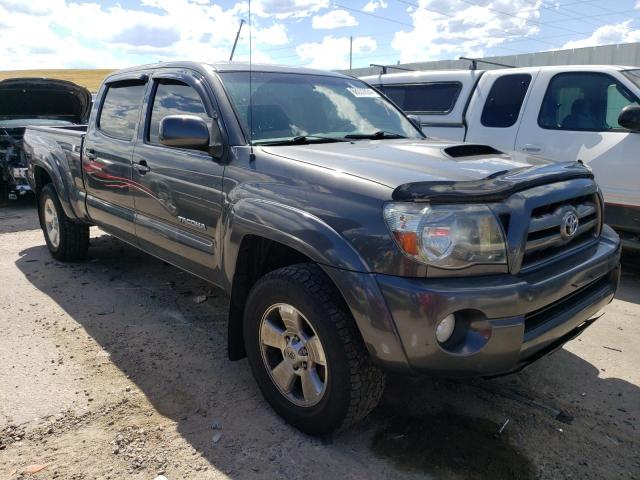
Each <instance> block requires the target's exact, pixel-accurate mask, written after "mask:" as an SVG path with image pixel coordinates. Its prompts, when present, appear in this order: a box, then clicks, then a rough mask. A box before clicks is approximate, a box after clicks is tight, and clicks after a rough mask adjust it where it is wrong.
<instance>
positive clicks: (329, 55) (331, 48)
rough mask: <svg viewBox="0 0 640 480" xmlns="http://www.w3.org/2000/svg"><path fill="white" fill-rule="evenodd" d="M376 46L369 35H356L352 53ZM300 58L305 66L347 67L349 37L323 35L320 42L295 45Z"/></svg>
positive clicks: (374, 48)
mask: <svg viewBox="0 0 640 480" xmlns="http://www.w3.org/2000/svg"><path fill="white" fill-rule="evenodd" d="M377 47H378V45H377V43H376V41H375V40H374V39H373V38H371V37H356V38H354V39H353V53H354V59H355V54H363V53H364V54H367V53H371V52H374V51H375V50H376V48H377ZM296 53H297V54H298V56H299V57H300V59H301V60H302V61H304V62H306V65H305V66H307V67H311V68H320V69H325V70H326V69H339V68H342V69H344V68H349V37H332V36H328V37H324V38H323V39H322V42H315V43H303V44H302V45H298V47H296Z"/></svg>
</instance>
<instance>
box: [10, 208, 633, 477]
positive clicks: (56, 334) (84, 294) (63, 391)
mask: <svg viewBox="0 0 640 480" xmlns="http://www.w3.org/2000/svg"><path fill="white" fill-rule="evenodd" d="M227 308H228V299H227V298H226V297H225V295H224V294H223V293H221V292H220V291H218V290H216V289H215V288H213V287H212V286H210V285H209V284H207V283H205V282H203V281H201V280H199V279H196V278H194V277H192V276H190V275H188V274H186V273H183V272H181V271H179V270H177V269H175V268H173V267H171V266H168V265H167V264H165V263H163V262H161V261H158V260H156V259H154V258H153V257H150V256H148V255H146V254H143V253H140V252H138V251H136V250H135V249H133V248H131V247H129V246H127V245H125V244H123V243H121V242H119V241H117V240H115V239H114V238H112V237H110V236H107V235H105V234H103V233H102V232H100V231H99V230H97V229H95V230H94V231H93V232H92V248H91V249H90V256H89V258H88V260H86V261H84V262H81V263H72V264H62V263H59V262H57V261H54V260H53V259H52V258H51V257H50V256H49V254H48V252H47V250H46V247H45V245H44V240H43V237H42V233H41V232H40V230H39V229H38V225H37V218H36V214H35V212H34V210H33V205H32V204H30V203H29V202H24V201H21V202H19V203H17V204H16V203H14V204H11V205H10V206H7V207H4V208H1V207H0V333H1V335H0V480H4V479H13V478H41V479H50V478H51V479H53V478H58V479H72V480H74V479H77V480H80V479H123V478H127V479H129V478H131V479H151V480H153V479H155V478H156V476H158V475H164V476H166V477H167V478H168V479H169V480H175V479H226V478H230V479H257V478H265V479H266V478H269V479H271V478H288V479H305V480H309V479H316V478H319V479H320V478H321V479H325V478H334V477H339V478H343V479H363V478H366V479H378V478H394V479H400V478H425V477H426V478H447V479H449V478H452V479H453V478H455V479H457V478H472V479H480V478H491V479H493V480H500V479H514V478H517V479H525V480H526V479H533V478H543V479H551V478H563V479H564V478H566V479H570V478H575V479H601V478H615V479H630V478H640V430H639V427H640V425H639V423H638V420H639V418H640V390H639V388H638V387H639V386H640V368H638V365H640V349H639V348H638V340H639V339H640V322H639V321H638V318H639V316H640V276H639V275H638V273H637V271H634V270H631V271H629V272H625V274H624V275H623V280H622V285H621V288H620V291H619V294H618V296H617V298H616V299H615V300H614V301H613V303H612V304H611V305H610V306H609V307H608V308H607V314H606V315H605V316H604V317H602V318H601V319H600V320H599V321H598V322H596V323H595V324H594V326H592V327H591V328H590V329H588V330H587V331H586V332H585V333H584V334H583V335H582V336H581V337H580V338H578V339H576V340H575V341H573V342H571V343H570V344H568V345H566V346H565V347H564V348H563V349H561V350H559V351H558V352H556V353H555V354H553V355H551V356H549V357H547V358H545V359H543V360H541V361H539V362H538V363H536V364H535V365H533V366H531V367H530V368H529V369H527V370H525V371H524V372H522V373H519V374H517V375H512V376H509V377H503V378H500V379H494V380H474V381H450V380H449V381H446V380H433V379H429V378H413V377H412V378H408V377H400V376H392V377H391V378H390V380H389V385H388V387H387V390H386V392H385V395H384V398H383V401H382V403H381V405H380V407H379V408H378V409H376V410H375V411H374V412H373V414H372V415H371V416H370V417H368V418H367V419H366V420H365V421H363V422H362V423H361V424H359V425H357V426H356V427H355V428H353V429H352V430H350V431H348V432H346V433H343V434H341V435H338V436H335V437H333V438H326V439H317V438H310V437H308V436H305V435H303V434H301V433H299V432H298V431H296V430H294V429H292V428H290V427H289V426H287V425H286V424H285V423H284V422H283V421H282V420H280V418H279V417H277V416H276V415H275V414H274V413H273V412H272V411H271V410H270V408H269V407H268V405H267V404H266V403H265V402H264V400H263V399H262V397H261V395H260V392H259V391H258V389H257V387H256V386H255V384H254V382H253V379H252V377H251V374H250V372H249V368H248V365H247V363H246V361H240V362H230V361H228V360H227V358H226V350H225V345H226V338H225V336H226V330H225V319H226V315H227ZM30 472H31V473H30Z"/></svg>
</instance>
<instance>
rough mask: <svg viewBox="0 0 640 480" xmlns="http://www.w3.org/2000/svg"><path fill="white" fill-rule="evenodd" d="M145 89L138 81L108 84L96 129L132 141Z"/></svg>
mask: <svg viewBox="0 0 640 480" xmlns="http://www.w3.org/2000/svg"><path fill="white" fill-rule="evenodd" d="M145 87H146V84H145V83H144V82H140V81H125V82H117V83H112V84H110V85H109V86H108V87H107V92H106V94H105V97H104V100H103V102H102V108H101V110H100V118H99V119H98V128H99V129H100V130H101V131H102V132H104V133H106V134H107V135H110V136H112V137H116V138H120V139H122V140H131V139H133V134H134V132H135V130H136V126H137V124H138V118H139V115H140V105H142V98H143V97H144V90H145Z"/></svg>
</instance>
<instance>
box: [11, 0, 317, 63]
mask: <svg viewBox="0 0 640 480" xmlns="http://www.w3.org/2000/svg"><path fill="white" fill-rule="evenodd" d="M297 1H306V2H310V0H297ZM141 4H142V7H130V8H125V7H123V6H121V5H120V4H116V5H115V6H111V7H106V6H104V5H102V4H99V3H74V1H73V0H31V1H30V2H29V3H27V2H19V1H17V0H0V24H1V25H0V44H2V45H3V55H2V67H1V68H3V69H7V70H9V69H29V68H69V67H77V68H92V67H103V68H107V67H112V68H119V67H125V66H129V65H137V64H141V63H145V62H149V61H170V60H178V59H185V60H202V61H217V60H227V59H228V57H229V53H230V51H231V46H232V44H233V40H234V39H235V35H236V32H237V29H238V25H239V23H240V19H242V18H244V19H247V13H248V11H247V3H246V2H245V1H241V2H239V3H236V4H235V5H234V6H232V7H230V8H226V9H225V8H223V7H222V6H220V5H218V4H212V3H210V2H209V1H208V0H141ZM246 33H247V31H246V30H245V31H244V33H243V37H242V41H241V42H240V44H239V46H238V52H237V54H238V55H240V54H242V53H243V52H244V51H246V50H247V43H248V35H246ZM253 37H254V39H255V40H256V42H254V54H255V56H256V58H261V59H262V60H264V61H267V60H268V55H266V54H264V53H263V52H261V49H262V48H263V46H269V45H283V44H286V43H287V42H288V41H289V39H288V37H287V31H286V28H285V26H284V25H282V24H281V23H279V22H277V21H275V22H274V19H269V18H259V19H256V18H254V26H253Z"/></svg>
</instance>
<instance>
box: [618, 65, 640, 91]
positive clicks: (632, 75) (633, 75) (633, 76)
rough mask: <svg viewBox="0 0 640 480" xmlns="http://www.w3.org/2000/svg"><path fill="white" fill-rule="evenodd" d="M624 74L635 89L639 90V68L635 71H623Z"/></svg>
mask: <svg viewBox="0 0 640 480" xmlns="http://www.w3.org/2000/svg"><path fill="white" fill-rule="evenodd" d="M622 73H624V74H625V75H626V76H627V78H628V79H629V80H631V81H632V82H633V83H635V84H636V87H638V88H640V68H638V69H635V70H624V71H623V72H622Z"/></svg>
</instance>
